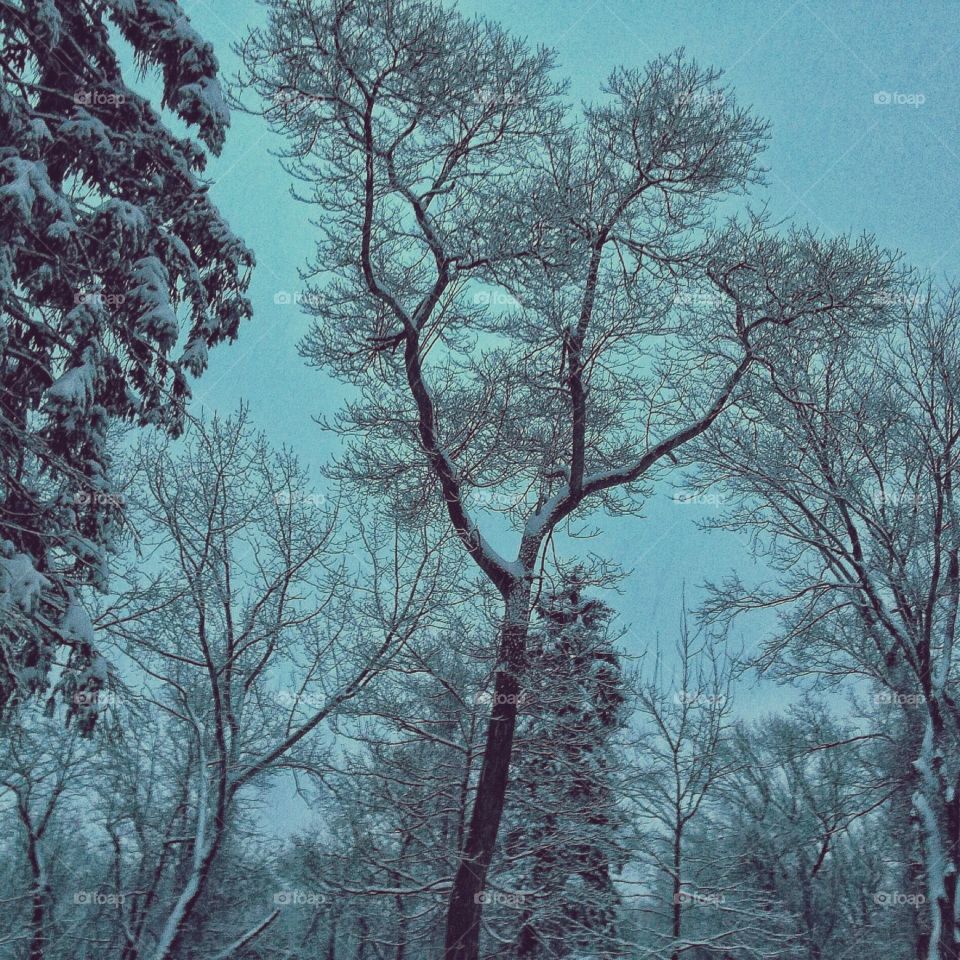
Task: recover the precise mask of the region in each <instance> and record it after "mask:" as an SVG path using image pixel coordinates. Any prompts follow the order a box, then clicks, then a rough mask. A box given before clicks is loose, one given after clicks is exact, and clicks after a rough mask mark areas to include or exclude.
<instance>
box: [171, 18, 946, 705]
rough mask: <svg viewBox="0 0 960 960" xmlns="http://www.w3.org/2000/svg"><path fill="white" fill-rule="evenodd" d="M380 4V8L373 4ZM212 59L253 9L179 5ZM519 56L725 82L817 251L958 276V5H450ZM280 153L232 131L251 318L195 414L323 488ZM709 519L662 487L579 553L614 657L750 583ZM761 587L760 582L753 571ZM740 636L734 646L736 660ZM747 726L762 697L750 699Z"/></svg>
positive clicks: (317, 395) (226, 54)
mask: <svg viewBox="0 0 960 960" xmlns="http://www.w3.org/2000/svg"><path fill="white" fill-rule="evenodd" d="M372 2H376V0H372ZM181 6H182V7H183V9H184V11H185V12H186V13H187V14H188V16H189V17H190V19H191V21H192V23H193V25H194V27H195V28H196V29H197V30H198V31H199V32H200V34H201V35H202V36H204V37H205V38H206V39H207V40H209V41H210V42H212V43H213V45H214V49H215V50H216V52H217V54H218V56H219V58H220V62H221V66H222V68H223V73H224V76H225V77H227V78H229V77H230V76H231V75H234V74H235V73H236V70H237V62H236V58H235V56H234V54H233V53H232V52H231V49H230V47H231V44H233V43H235V42H236V41H238V40H239V39H240V38H241V37H242V35H243V34H244V32H245V30H246V28H248V27H249V26H252V25H255V24H257V23H260V22H262V20H263V17H264V11H263V9H262V8H261V7H259V6H258V4H257V3H256V2H254V0H181ZM459 9H460V10H461V11H462V12H464V13H467V14H482V15H483V16H486V17H488V18H490V19H493V20H497V21H500V22H501V23H502V24H503V25H504V26H505V27H506V28H508V29H509V30H510V31H512V32H514V33H516V34H519V35H521V36H524V37H526V38H527V40H528V41H529V42H530V43H531V44H532V45H544V46H549V47H552V48H554V49H555V50H556V51H557V53H558V62H559V73H560V75H562V76H565V77H568V78H569V79H570V81H571V93H572V95H573V96H574V97H575V98H577V99H590V98H592V97H595V96H596V95H598V94H599V92H600V87H601V84H602V82H603V80H604V78H605V77H606V76H607V75H608V74H609V72H610V71H611V70H612V69H613V68H614V67H615V66H618V65H623V66H628V67H642V66H643V64H644V63H646V62H647V61H648V60H651V59H653V58H654V57H656V56H657V55H659V54H662V53H666V52H669V51H671V50H674V49H676V48H677V47H681V46H682V47H684V48H685V49H686V51H687V54H688V55H690V56H692V57H693V58H695V59H696V60H697V61H698V62H699V63H701V64H702V65H711V66H714V67H717V68H720V69H722V70H723V71H724V72H725V80H726V82H727V83H729V84H730V85H731V86H732V87H733V88H734V90H735V92H736V95H737V97H738V100H739V101H740V102H742V103H744V104H748V105H751V106H752V107H753V109H754V111H755V112H756V113H757V114H758V115H759V116H761V117H764V118H766V119H768V120H769V121H770V122H771V124H772V130H771V141H770V144H769V146H768V149H767V152H766V155H765V159H764V163H765V166H767V167H768V168H769V173H768V175H767V180H768V185H767V186H766V187H765V188H764V189H763V190H761V191H760V192H759V193H758V194H757V200H758V201H764V202H766V203H768V204H769V207H770V209H771V211H772V212H773V213H774V214H776V215H778V216H784V217H793V218H795V219H796V220H797V221H798V222H802V223H806V224H809V225H810V226H813V227H816V228H818V229H819V230H821V231H823V232H824V233H825V234H827V235H836V234H840V233H847V232H852V233H854V234H859V233H863V232H867V233H872V234H874V235H875V236H876V237H877V239H878V240H879V242H880V243H882V244H883V245H885V246H888V247H891V248H897V249H899V250H902V251H903V253H904V256H905V258H906V260H907V261H909V262H911V263H913V264H915V265H916V266H918V267H920V268H922V269H924V270H929V271H932V272H933V273H934V274H936V275H937V276H938V277H940V278H944V277H953V278H956V277H960V235H958V232H957V226H958V224H960V216H958V214H960V192H958V191H957V189H956V183H957V180H958V178H960V136H958V134H960V111H958V105H960V96H958V94H960V71H958V69H957V66H958V63H957V61H958V57H960V16H958V12H960V5H958V3H957V0H951V2H933V0H925V2H923V3H915V2H914V3H908V2H904V3H898V2H892V0H870V2H841V0H749V2H748V0H737V2H735V0H667V2H664V0H659V2H652V0H484V2H476V0H461V2H460V3H459ZM280 146H281V144H280V141H279V140H278V139H277V138H276V137H275V136H274V135H273V134H271V133H270V132H269V131H268V130H267V128H266V126H265V124H264V123H263V122H262V121H261V120H260V119H258V118H254V117H250V116H248V115H243V114H235V116H234V123H233V127H232V130H231V134H230V135H229V136H228V139H227V145H226V148H225V149H224V152H223V155H222V156H221V157H220V158H217V159H216V160H215V161H214V162H213V163H212V164H211V165H210V167H209V170H208V173H209V176H210V178H211V179H212V182H213V185H212V188H211V193H212V196H213V198H214V199H215V201H216V202H217V203H218V205H219V207H220V209H221V211H222V212H223V214H224V215H225V217H226V218H227V220H228V221H229V222H230V224H231V226H232V227H233V228H234V230H235V231H236V232H237V233H239V235H240V236H242V237H243V238H244V240H245V241H246V242H247V244H248V245H249V246H251V247H252V248H253V250H254V251H255V253H256V256H257V264H258V265H257V268H256V271H255V274H254V279H253V283H252V286H251V296H252V300H253V304H254V319H253V320H252V321H251V322H250V323H249V324H248V325H247V326H246V328H245V329H244V330H243V331H242V333H241V336H240V339H239V341H238V343H236V344H234V345H232V346H229V347H221V348H218V349H217V350H215V351H213V352H212V353H211V363H210V368H209V370H208V371H207V373H206V374H205V375H204V376H203V378H202V379H201V380H200V381H199V383H198V384H197V386H196V389H195V391H194V394H195V407H194V409H195V410H199V409H200V408H201V407H202V408H203V410H204V411H205V412H208V413H210V412H213V411H215V410H216V411H221V412H229V411H231V410H234V409H235V408H236V407H237V405H238V404H239V403H240V402H241V401H244V402H246V403H248V404H249V406H250V410H251V414H252V417H253V419H254V421H255V423H256V424H258V425H259V426H261V427H262V428H264V429H265V430H267V431H268V434H269V436H270V438H271V440H272V442H274V443H275V444H281V443H285V444H287V445H289V446H291V447H292V448H293V449H294V450H295V451H296V452H297V453H298V454H299V455H300V457H301V459H302V460H303V461H304V462H305V463H306V464H307V465H308V466H309V467H310V468H311V470H312V471H313V472H314V475H315V476H317V478H318V483H319V475H318V473H317V468H318V467H319V464H320V463H322V462H323V460H324V458H325V457H326V456H328V455H329V453H330V452H331V449H332V446H331V444H330V441H329V439H328V438H327V437H325V436H324V434H323V432H322V430H321V428H320V427H319V426H318V425H317V424H316V423H315V421H314V420H313V418H314V417H316V416H317V415H319V414H322V413H330V412H332V411H333V410H334V409H335V408H336V406H337V405H338V403H339V399H340V397H341V395H342V393H341V390H340V389H339V387H338V385H337V384H336V383H335V382H332V381H331V380H330V379H328V378H327V377H326V376H325V375H324V374H323V373H321V372H320V371H317V370H313V369H310V368H308V367H307V366H306V364H305V363H304V361H303V360H302V358H301V357H300V356H299V355H298V353H297V343H298V341H299V339H300V338H301V337H302V336H303V334H304V333H305V332H306V330H307V320H306V318H305V317H304V316H303V315H302V314H301V312H300V310H299V308H298V307H297V305H296V303H288V302H283V301H285V300H289V299H295V296H296V294H297V292H298V291H300V290H301V288H302V283H301V281H300V279H299V276H298V270H299V269H300V268H301V267H302V266H303V264H304V262H305V261H306V259H307V258H308V256H310V254H311V253H312V250H313V241H314V237H315V235H316V231H315V228H314V227H313V226H311V224H310V222H309V218H310V216H311V211H310V210H309V208H307V207H305V206H304V205H302V204H300V203H298V202H297V201H295V200H294V199H292V198H291V196H290V195H289V187H290V181H289V178H288V177H287V176H286V174H284V172H283V171H282V169H281V167H280V165H279V162H278V160H277V158H276V155H275V153H276V151H277V150H278V149H279V147H280ZM717 509H718V508H717V507H715V506H710V505H700V506H694V505H688V504H681V503H678V502H676V500H674V499H673V491H672V490H671V489H669V488H667V487H664V488H663V490H662V491H660V492H658V493H657V494H656V495H655V496H654V498H653V499H652V500H651V501H650V502H649V503H648V504H647V507H646V510H645V513H646V515H645V516H644V517H643V518H638V519H623V518H618V519H615V520H613V519H610V520H606V521H604V523H603V527H604V534H603V535H602V536H601V537H599V538H598V539H597V540H595V541H593V542H592V543H591V544H590V545H589V549H591V550H592V551H594V552H597V553H600V554H602V555H607V556H610V557H612V558H613V559H615V560H616V561H618V562H619V563H621V564H623V565H624V566H625V567H627V568H630V569H631V570H632V572H631V573H630V575H629V576H628V577H627V578H626V579H625V580H624V582H623V584H622V593H621V595H620V596H619V597H618V598H616V601H615V604H614V605H615V606H616V607H617V609H618V611H619V612H620V614H621V619H622V622H623V624H624V626H625V627H626V629H627V636H626V643H627V646H628V648H629V649H631V650H633V651H635V652H639V651H641V650H643V649H645V648H648V647H649V646H650V645H651V644H652V643H653V642H654V641H655V639H656V638H657V637H658V636H659V638H660V642H661V643H663V644H664V645H666V646H669V645H670V644H672V642H673V640H674V638H675V636H676V633H677V628H678V625H679V620H680V591H681V589H682V587H683V585H684V584H686V589H687V597H688V600H691V599H692V600H693V601H694V602H695V600H696V598H697V596H698V590H697V585H698V584H700V583H702V582H703V581H704V580H705V579H718V578H720V577H722V576H723V575H724V574H725V573H726V572H728V571H729V570H730V569H731V568H732V567H736V568H738V569H740V570H741V571H744V574H745V576H747V577H750V575H751V573H750V567H751V563H750V561H749V560H748V559H747V553H746V547H745V545H744V544H741V543H738V542H736V541H735V540H733V538H732V537H729V536H724V535H721V534H716V533H707V532H705V531H703V530H701V529H699V528H698V525H697V522H698V521H700V520H705V519H707V520H708V519H709V518H710V516H711V513H712V512H713V511H715V510H717ZM760 572H761V571H759V570H755V571H754V573H760ZM756 639H757V637H756V636H755V635H747V636H746V640H747V642H748V643H753V642H755V641H756ZM754 696H755V697H756V698H757V699H756V700H755V701H754V702H752V703H749V704H747V706H748V707H749V710H748V711H747V712H750V710H756V709H760V708H762V707H764V706H766V705H768V704H769V703H771V702H773V700H776V699H778V696H779V695H777V694H774V693H772V692H771V691H769V690H766V691H764V690H763V689H761V690H758V691H756V693H755V694H754Z"/></svg>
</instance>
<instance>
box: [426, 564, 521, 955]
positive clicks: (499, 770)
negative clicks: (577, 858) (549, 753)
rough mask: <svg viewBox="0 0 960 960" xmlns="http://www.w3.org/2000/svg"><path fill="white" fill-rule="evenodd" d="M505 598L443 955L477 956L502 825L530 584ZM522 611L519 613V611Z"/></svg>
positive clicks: (452, 891)
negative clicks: (490, 695)
mask: <svg viewBox="0 0 960 960" xmlns="http://www.w3.org/2000/svg"><path fill="white" fill-rule="evenodd" d="M515 591H516V592H515V593H513V594H512V595H511V596H508V597H507V599H506V609H507V613H506V616H505V620H504V625H503V628H502V631H501V641H500V651H499V653H500V656H499V660H500V668H499V669H498V671H497V676H496V682H495V684H494V698H493V709H492V711H491V714H490V722H489V724H488V725H487V740H486V745H485V747H484V751H483V760H482V763H481V766H480V778H479V780H478V781H477V790H476V795H475V797H474V803H473V812H472V815H471V818H470V826H469V829H468V831H467V839H466V843H465V844H464V848H463V851H462V853H461V856H460V863H459V865H458V867H457V872H456V875H455V876H454V879H453V886H452V889H451V891H450V901H449V904H448V908H447V927H446V940H445V947H444V960H477V956H478V954H479V949H480V920H481V917H482V914H483V890H484V885H485V884H486V879H487V871H488V870H489V867H490V861H491V860H492V859H493V851H494V845H495V844H496V841H497V834H498V832H499V830H500V820H501V818H502V816H503V807H504V801H505V798H506V793H507V778H508V774H509V771H510V756H511V753H512V751H513V737H514V732H515V730H516V724H517V700H518V697H519V694H520V684H519V681H518V679H517V674H518V672H519V669H520V666H521V661H522V657H523V654H524V650H525V647H526V640H527V628H528V623H529V606H528V604H529V587H528V586H527V585H526V584H525V583H524V584H522V585H520V586H519V587H518V588H515ZM518 613H519V614H520V615H519V616H517V614H518Z"/></svg>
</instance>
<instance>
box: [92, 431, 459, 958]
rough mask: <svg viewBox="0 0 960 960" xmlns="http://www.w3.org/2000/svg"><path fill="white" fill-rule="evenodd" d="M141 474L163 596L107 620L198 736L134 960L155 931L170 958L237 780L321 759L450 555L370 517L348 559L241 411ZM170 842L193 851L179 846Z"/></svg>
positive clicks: (286, 465)
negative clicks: (359, 548) (329, 723)
mask: <svg viewBox="0 0 960 960" xmlns="http://www.w3.org/2000/svg"><path fill="white" fill-rule="evenodd" d="M141 471H142V473H141V476H142V479H143V483H142V486H141V489H142V493H141V494H140V495H139V497H134V498H133V499H135V500H136V501H137V502H136V512H137V515H138V517H139V530H140V537H141V551H142V553H143V555H144V557H145V559H146V558H147V557H149V562H147V563H146V564H145V565H147V566H158V567H159V569H161V570H162V571H163V574H164V577H163V581H164V582H165V584H166V591H167V592H166V595H162V596H155V597H154V603H153V605H152V606H151V607H150V608H147V609H144V608H143V607H142V606H141V605H140V604H141V600H142V597H143V591H142V590H135V591H134V592H133V594H132V595H131V596H132V600H129V599H128V598H120V600H119V601H118V602H117V603H116V604H115V605H114V606H113V607H111V608H110V609H108V610H106V611H104V612H103V613H102V614H101V615H100V617H99V618H98V622H99V626H100V628H101V630H102V631H103V633H104V635H105V636H106V637H107V638H110V639H111V640H112V642H113V644H114V648H115V649H116V650H117V651H118V653H119V655H120V656H119V657H118V666H117V670H118V672H119V673H120V674H124V673H129V674H131V675H134V676H140V677H142V678H144V681H143V682H144V688H143V690H142V691H139V692H138V697H139V698H140V699H141V700H143V701H145V702H146V703H147V704H149V705H150V707H151V709H152V710H154V711H160V712H161V713H162V714H164V715H166V716H167V718H168V721H167V723H168V731H169V733H168V735H169V736H173V737H175V738H176V739H177V741H178V743H181V744H183V745H184V746H183V748H182V749H181V750H180V751H179V754H180V755H179V757H178V758H177V759H176V761H175V764H174V767H173V769H172V770H169V771H168V774H169V775H171V776H172V782H173V783H175V784H177V785H178V789H181V790H182V798H181V800H180V801H178V802H177V804H176V805H175V809H176V811H177V812H176V814H175V815H174V821H173V822H177V823H182V827H183V831H182V832H183V833H184V834H185V836H186V839H185V840H174V839H172V838H171V837H165V838H164V839H163V841H162V842H163V843H164V848H163V850H154V851H153V857H154V861H155V863H156V873H155V875H154V879H153V880H152V881H151V882H150V884H149V885H148V888H147V889H148V892H147V893H146V894H143V893H138V894H137V896H138V897H144V896H145V897H147V898H150V900H151V903H150V906H151V909H152V911H153V912H152V914H151V918H152V920H151V924H148V923H147V922H146V916H145V915H144V914H142V913H141V915H140V916H139V917H138V924H139V928H140V932H139V934H138V935H137V936H135V937H134V938H133V941H134V942H132V943H130V942H128V944H127V945H126V947H125V952H124V960H136V958H138V957H140V956H142V955H145V954H146V953H147V945H148V943H149V944H150V946H149V955H150V956H151V957H152V958H153V960H167V958H168V957H176V956H178V950H179V949H180V946H181V944H182V941H183V938H184V937H185V936H187V933H188V930H189V925H190V922H191V918H192V917H194V915H195V913H196V911H197V909H198V906H199V905H200V903H201V901H202V900H203V897H204V893H205V890H206V888H207V886H208V882H209V880H210V877H211V875H212V873H213V872H214V871H215V868H216V865H217V863H218V860H219V857H220V855H221V851H222V850H223V848H224V845H225V843H227V841H228V839H229V837H230V835H231V830H232V829H233V828H234V825H235V824H236V822H237V818H238V817H239V816H240V804H241V796H240V795H241V792H242V791H244V790H245V789H247V788H249V787H251V786H252V785H254V784H259V785H263V784H264V783H265V782H267V781H268V780H269V779H270V778H271V777H272V776H275V775H276V774H277V772H278V771H280V770H290V771H292V770H302V769H307V770H309V769H312V768H313V765H314V764H315V762H316V761H317V759H318V757H319V756H320V753H318V751H319V750H320V749H321V745H320V743H319V741H318V740H317V738H316V737H315V736H311V735H312V734H314V731H316V730H317V728H318V727H320V725H321V724H322V723H323V722H324V721H326V720H327V719H329V718H330V717H332V716H333V715H334V714H335V713H336V711H337V710H338V709H339V708H340V707H341V706H342V705H343V704H344V703H345V702H347V701H348V700H350V699H351V698H352V697H354V696H356V695H357V694H358V693H359V692H360V691H361V690H362V689H363V688H364V687H365V686H366V685H367V684H368V683H369V682H370V681H371V679H372V678H373V677H374V676H376V675H377V673H378V672H379V671H381V670H382V669H383V667H384V666H385V664H386V663H387V662H388V661H389V659H390V657H391V656H393V655H394V654H395V653H396V652H397V650H398V649H399V648H401V647H402V646H403V644H404V643H405V642H406V641H407V639H408V638H409V637H410V635H411V634H412V633H413V632H414V631H415V630H417V629H419V628H420V626H421V625H422V624H423V623H425V622H430V618H431V617H432V616H434V615H435V613H436V603H435V599H436V598H435V591H434V587H435V585H436V583H437V582H438V581H442V580H443V579H444V577H442V576H441V574H440V571H441V570H442V569H444V550H443V547H442V544H441V545H440V546H437V545H435V544H431V545H427V544H424V543H423V540H422V536H421V537H419V538H418V535H417V533H416V531H408V532H406V533H403V534H401V533H399V532H397V531H394V534H395V536H394V538H393V540H392V541H391V540H390V539H383V534H384V532H385V531H384V529H383V528H382V526H380V525H379V524H378V522H377V521H376V519H375V518H370V517H368V518H366V519H365V520H364V521H362V522H359V526H358V535H357V540H358V541H359V543H360V544H366V545H367V546H369V547H370V551H371V552H370V554H369V555H368V556H365V557H364V556H363V554H361V553H357V554H354V556H353V557H352V558H350V560H349V562H348V560H347V559H345V558H344V556H343V553H342V547H341V544H340V542H339V539H338V535H337V532H336V526H335V519H336V513H335V510H334V509H332V508H330V509H325V508H324V507H323V506H322V504H321V501H320V498H319V497H318V495H317V494H315V493H314V492H313V491H312V489H311V488H310V486H309V485H308V483H307V478H306V476H305V474H304V472H303V470H302V469H301V468H300V467H299V465H298V463H297V462H296V460H295V459H294V458H292V457H291V456H290V455H289V454H286V453H278V452H275V451H273V450H271V449H270V448H269V447H268V445H267V444H266V441H265V439H264V438H263V436H262V435H258V434H254V433H253V431H252V430H251V428H250V426H249V424H248V422H247V418H246V415H245V413H244V412H241V413H240V414H239V415H237V416H236V417H234V418H230V419H226V420H221V419H215V420H213V421H212V422H211V423H209V424H197V425H196V426H195V428H194V430H193V431H192V432H191V434H190V435H189V436H188V440H187V443H186V446H185V448H184V449H183V450H182V451H181V452H179V453H177V452H175V451H174V450H173V449H172V448H171V447H170V446H169V445H167V444H164V443H162V442H159V441H158V442H155V443H149V444H145V446H144V447H143V450H142V454H141ZM371 531H373V535H372V536H368V535H370V534H371ZM408 558H409V559H408ZM131 603H132V604H133V605H132V606H131V605H130V604H131ZM125 665H126V666H125ZM123 819H125V820H126V822H125V823H124V824H123V829H124V831H126V832H130V831H133V832H136V830H137V824H136V822H135V813H134V812H129V811H128V813H127V815H126V816H125V817H124V818H123ZM119 828H120V823H119V820H118V821H117V822H116V823H115V824H114V829H115V830H117V829H119ZM178 829H179V827H178ZM169 844H175V845H177V846H178V847H179V849H180V850H181V851H182V852H183V856H181V857H179V858H177V857H173V858H171V857H169V856H168V852H167V850H166V846H167V845H169ZM184 857H185V858H186V862H185V861H184ZM178 861H179V865H180V866H182V867H183V869H182V870H181V871H180V873H179V879H178V880H177V881H176V882H175V883H174V884H173V892H172V894H171V896H170V897H168V898H166V899H164V900H163V902H160V898H156V897H155V893H156V891H157V890H159V889H160V888H159V886H158V885H159V883H160V881H161V877H162V875H163V871H164V869H165V867H164V862H166V863H167V864H168V865H170V866H171V867H177V865H178ZM149 891H153V893H150V892H149ZM134 905H137V904H136V902H135V901H134ZM139 906H140V907H142V903H141V904H140V905H139ZM271 915H272V914H269V913H268V915H267V916H264V917H261V918H259V919H258V920H257V922H256V927H257V930H258V931H261V930H262V929H264V927H265V925H266V924H267V922H268V920H269V917H270V916H271ZM233 939H234V938H231V940H233ZM239 939H240V940H242V939H243V937H240V938H239Z"/></svg>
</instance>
